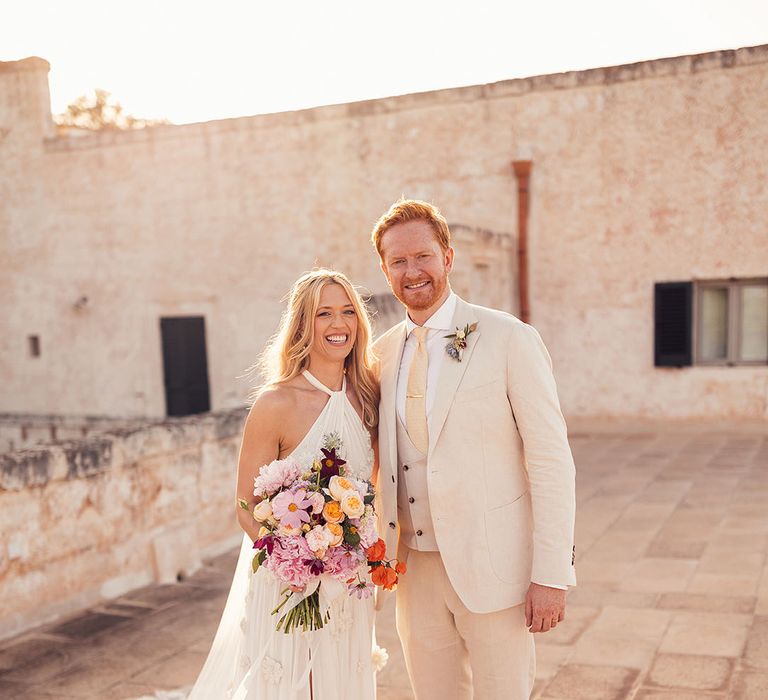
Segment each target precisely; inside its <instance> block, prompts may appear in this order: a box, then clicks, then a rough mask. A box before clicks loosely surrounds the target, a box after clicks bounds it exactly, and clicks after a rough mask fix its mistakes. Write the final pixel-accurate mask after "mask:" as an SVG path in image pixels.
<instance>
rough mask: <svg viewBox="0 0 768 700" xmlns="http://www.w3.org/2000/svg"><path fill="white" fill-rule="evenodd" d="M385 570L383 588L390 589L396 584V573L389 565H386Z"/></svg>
mask: <svg viewBox="0 0 768 700" xmlns="http://www.w3.org/2000/svg"><path fill="white" fill-rule="evenodd" d="M379 568H383V567H379ZM385 572H386V573H385V576H386V582H385V583H384V590H385V591H391V590H392V589H393V588H394V587H395V586H396V585H397V574H396V573H395V570H394V569H392V568H390V567H386V569H385Z"/></svg>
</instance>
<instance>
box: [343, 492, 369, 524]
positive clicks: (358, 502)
mask: <svg viewBox="0 0 768 700" xmlns="http://www.w3.org/2000/svg"><path fill="white" fill-rule="evenodd" d="M341 510H342V512H343V513H344V514H345V515H347V516H348V517H350V518H359V517H360V516H361V515H362V514H363V513H364V512H365V503H363V499H362V498H360V494H359V493H357V492H356V491H348V492H347V493H345V494H344V496H343V497H342V499H341Z"/></svg>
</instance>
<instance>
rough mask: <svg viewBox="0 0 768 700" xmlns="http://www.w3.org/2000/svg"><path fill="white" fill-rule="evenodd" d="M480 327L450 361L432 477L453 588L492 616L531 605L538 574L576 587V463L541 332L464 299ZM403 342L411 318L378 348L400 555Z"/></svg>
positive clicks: (459, 317) (385, 469) (393, 525)
mask: <svg viewBox="0 0 768 700" xmlns="http://www.w3.org/2000/svg"><path fill="white" fill-rule="evenodd" d="M472 323H477V324H478V325H477V329H476V330H475V331H474V332H473V333H471V334H470V335H469V336H468V338H467V347H466V349H465V350H464V353H463V358H462V361H461V362H459V361H457V360H454V359H452V358H451V357H446V358H445V359H444V360H443V364H442V367H441V369H440V379H439V383H438V386H437V393H436V394H435V400H434V405H433V408H432V413H431V415H430V417H429V424H428V426H429V451H428V454H427V470H428V471H427V485H428V491H429V502H430V509H431V512H432V522H433V525H434V529H435V535H436V537H437V543H438V547H439V549H440V554H441V556H442V559H443V563H444V564H445V569H446V572H447V574H448V577H449V579H450V581H451V584H452V585H453V587H454V589H455V590H456V593H457V594H458V595H459V597H460V598H461V600H462V602H463V603H464V605H466V607H467V608H468V609H469V610H471V611H472V612H476V613H487V612H494V611H497V610H502V609H504V608H508V607H512V606H514V605H519V604H520V603H522V602H524V600H525V594H526V592H527V590H528V587H529V585H530V583H531V581H532V580H533V581H537V582H541V583H549V584H555V585H558V584H559V585H562V586H567V585H573V584H575V583H576V577H575V574H574V567H573V552H574V549H573V530H574V518H575V509H576V506H575V484H574V481H575V469H574V464H573V457H572V455H571V450H570V447H569V445H568V438H567V432H566V425H565V420H564V419H563V415H562V413H561V411H560V404H559V401H558V398H557V390H556V387H555V380H554V377H553V375H552V361H551V359H550V357H549V353H548V352H547V349H546V347H545V346H544V343H543V342H542V340H541V337H540V336H539V334H538V332H537V331H536V330H535V329H534V328H533V327H532V326H529V325H527V324H525V323H523V322H522V321H520V320H519V319H517V318H516V317H514V316H512V315H510V314H507V313H504V312H501V311H497V310H494V309H488V308H484V307H482V306H475V305H473V304H468V303H467V302H465V301H463V300H462V299H458V302H457V305H456V312H455V314H454V318H453V326H455V327H457V328H464V326H466V325H467V324H472ZM405 339H406V324H405V321H403V322H401V323H399V324H398V325H396V326H394V327H393V328H391V329H390V330H389V331H387V332H386V333H385V334H384V335H383V336H382V337H381V338H379V339H378V341H377V342H376V344H375V346H374V352H375V354H376V355H377V357H378V358H379V367H380V380H381V405H380V419H379V420H380V423H379V470H380V471H379V479H378V489H377V492H378V494H377V499H378V503H377V509H378V514H379V532H380V534H381V537H383V538H384V540H385V541H386V543H387V555H388V556H393V554H394V553H395V552H396V551H397V532H398V530H397V478H398V474H397V438H396V428H395V425H396V424H395V421H396V414H395V393H396V386H397V375H398V370H399V366H400V358H401V355H402V351H403V345H404V343H405ZM448 342H449V341H448V340H446V344H447V343H448ZM405 575H406V576H407V575H408V574H407V573H406V574H405ZM382 600H383V596H380V597H379V599H378V603H377V605H378V606H380V605H381V601H382Z"/></svg>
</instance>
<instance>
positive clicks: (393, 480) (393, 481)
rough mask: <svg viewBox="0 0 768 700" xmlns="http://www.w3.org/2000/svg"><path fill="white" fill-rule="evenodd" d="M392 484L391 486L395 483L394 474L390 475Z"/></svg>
mask: <svg viewBox="0 0 768 700" xmlns="http://www.w3.org/2000/svg"><path fill="white" fill-rule="evenodd" d="M392 483H393V484H394V483H395V475H394V474H393V475H392Z"/></svg>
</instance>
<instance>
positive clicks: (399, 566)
mask: <svg viewBox="0 0 768 700" xmlns="http://www.w3.org/2000/svg"><path fill="white" fill-rule="evenodd" d="M406 570H407V569H406V566H405V562H404V561H399V562H397V564H396V565H395V571H397V573H398V574H404V573H405V572H406Z"/></svg>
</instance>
